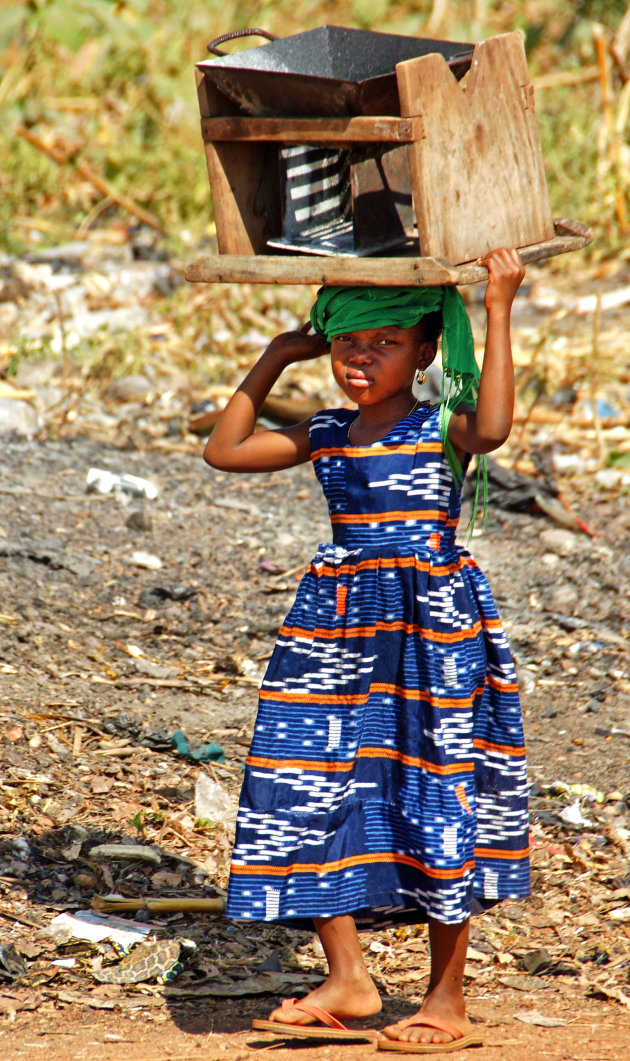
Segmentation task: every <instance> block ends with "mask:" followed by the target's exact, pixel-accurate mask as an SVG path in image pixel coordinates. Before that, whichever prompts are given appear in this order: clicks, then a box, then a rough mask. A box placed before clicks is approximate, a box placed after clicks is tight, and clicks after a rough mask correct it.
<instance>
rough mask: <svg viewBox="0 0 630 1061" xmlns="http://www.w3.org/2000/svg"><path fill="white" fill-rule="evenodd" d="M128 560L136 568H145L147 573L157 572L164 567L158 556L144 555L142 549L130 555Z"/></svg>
mask: <svg viewBox="0 0 630 1061" xmlns="http://www.w3.org/2000/svg"><path fill="white" fill-rule="evenodd" d="M130 559H131V563H132V564H135V565H136V567H146V568H147V570H148V571H159V570H160V568H161V567H163V566H164V565H163V562H162V560H160V558H159V556H155V555H154V554H153V553H145V552H144V550H142V549H139V550H138V551H137V552H135V553H132V554H131V557H130Z"/></svg>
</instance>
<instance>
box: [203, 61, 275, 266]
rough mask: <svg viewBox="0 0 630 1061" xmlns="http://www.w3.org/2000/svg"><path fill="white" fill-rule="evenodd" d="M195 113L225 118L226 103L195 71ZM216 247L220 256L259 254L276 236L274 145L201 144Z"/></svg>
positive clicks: (211, 85) (208, 81)
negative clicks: (215, 230) (203, 151)
mask: <svg viewBox="0 0 630 1061" xmlns="http://www.w3.org/2000/svg"><path fill="white" fill-rule="evenodd" d="M197 93H198V97H199V109H200V111H201V114H202V115H203V117H204V118H205V119H211V118H212V117H213V116H215V115H216V116H219V117H223V116H224V115H225V111H226V110H228V111H230V110H231V104H230V103H229V100H226V99H225V98H224V96H223V95H222V94H221V93H220V92H219V91H218V89H216V88H215V86H214V85H213V84H212V82H211V81H210V80H209V79H208V78H204V76H203V74H201V73H200V72H197ZM204 146H205V153H206V163H207V166H208V176H209V178H210V189H211V192H212V205H213V208H214V220H215V224H216V229H217V243H218V245H219V251H220V253H221V254H258V253H259V252H260V251H263V250H264V249H265V248H266V246H267V240H268V239H271V238H272V237H273V236H277V235H278V234H279V233H280V230H281V225H282V220H281V216H280V176H279V173H278V163H277V153H276V149H275V148H274V147H273V146H272V145H268V144H254V143H227V142H226V143H218V144H211V143H206V144H205V145H204Z"/></svg>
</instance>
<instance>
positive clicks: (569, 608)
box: [547, 584, 579, 615]
mask: <svg viewBox="0 0 630 1061" xmlns="http://www.w3.org/2000/svg"><path fill="white" fill-rule="evenodd" d="M578 600H579V593H578V591H577V589H576V588H575V586H570V585H566V584H560V585H559V586H556V587H555V589H554V590H553V591H552V593H551V594H550V596H549V601H548V605H547V608H548V610H549V611H551V612H559V613H560V615H571V614H572V612H573V609H574V608H575V605H576V604H577V602H578Z"/></svg>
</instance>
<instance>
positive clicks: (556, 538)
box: [539, 527, 577, 556]
mask: <svg viewBox="0 0 630 1061" xmlns="http://www.w3.org/2000/svg"><path fill="white" fill-rule="evenodd" d="M539 539H540V543H541V545H543V546H544V547H545V549H548V550H549V552H551V553H555V554H556V555H557V556H569V555H570V554H571V553H572V552H573V551H574V549H575V547H576V545H577V538H576V536H575V534H571V532H570V531H565V530H561V529H560V528H559V527H558V528H556V527H553V528H550V529H549V530H544V531H542V532H541V534H540V535H539Z"/></svg>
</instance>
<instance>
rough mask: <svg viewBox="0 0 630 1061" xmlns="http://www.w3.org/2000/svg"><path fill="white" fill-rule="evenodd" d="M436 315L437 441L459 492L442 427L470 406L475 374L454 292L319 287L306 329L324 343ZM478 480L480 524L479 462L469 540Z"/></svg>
mask: <svg viewBox="0 0 630 1061" xmlns="http://www.w3.org/2000/svg"><path fill="white" fill-rule="evenodd" d="M438 310H439V311H441V313H442V326H443V330H442V370H443V375H442V396H441V399H440V418H439V424H440V436H441V438H442V444H443V446H444V453H445V455H446V459H447V461H448V463H449V467H450V469H451V472H452V474H453V478H454V480H455V482H456V484H457V486H460V485H461V483H462V480H463V478H464V475H463V471H462V467H461V464H460V463H459V460H458V459H457V455H456V453H455V451H454V449H453V446H452V444H451V440H450V439H449V437H448V424H449V420H450V418H451V414H452V412H453V410H454V409H455V408H456V407H457V406H458V405H459V404H460V403H462V402H466V403H468V404H469V405H473V406H474V405H475V404H476V401H477V394H478V392H479V377H480V373H479V368H478V367H477V362H476V361H475V348H474V342H473V336H472V331H471V327H470V320H469V318H468V314H467V312H466V307H465V305H464V301H463V299H462V296H461V295H460V293H459V291H458V290H457V288H456V287H454V286H453V285H448V284H445V285H443V286H439V285H436V286H434V287H322V288H320V290H319V292H318V294H317V301H316V302H315V304H314V306H313V308H312V309H311V324H312V325H313V329H314V331H315V332H316V333H317V334H318V335H320V336H321V337H322V338H323V339H326V340H327V342H330V340H331V339H333V338H334V336H335V335H341V334H342V333H344V332H356V331H362V330H363V329H367V328H383V327H387V326H388V325H392V324H393V325H396V327H398V328H411V327H413V325H414V324H417V323H418V321H420V320H421V319H422V318H423V317H424V316H425V315H426V314H427V313H435V312H436V311H438ZM447 381H448V382H447ZM480 479H481V481H482V483H483V501H484V518H485V514H486V509H487V506H486V501H487V493H488V479H487V469H486V459H485V456H484V457H481V458H479V457H478V459H477V484H476V489H475V496H474V500H473V510H472V515H471V518H470V522H469V525H468V532H469V534H472V529H473V526H474V523H475V518H476V516H477V508H478V503H479V486H480Z"/></svg>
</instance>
